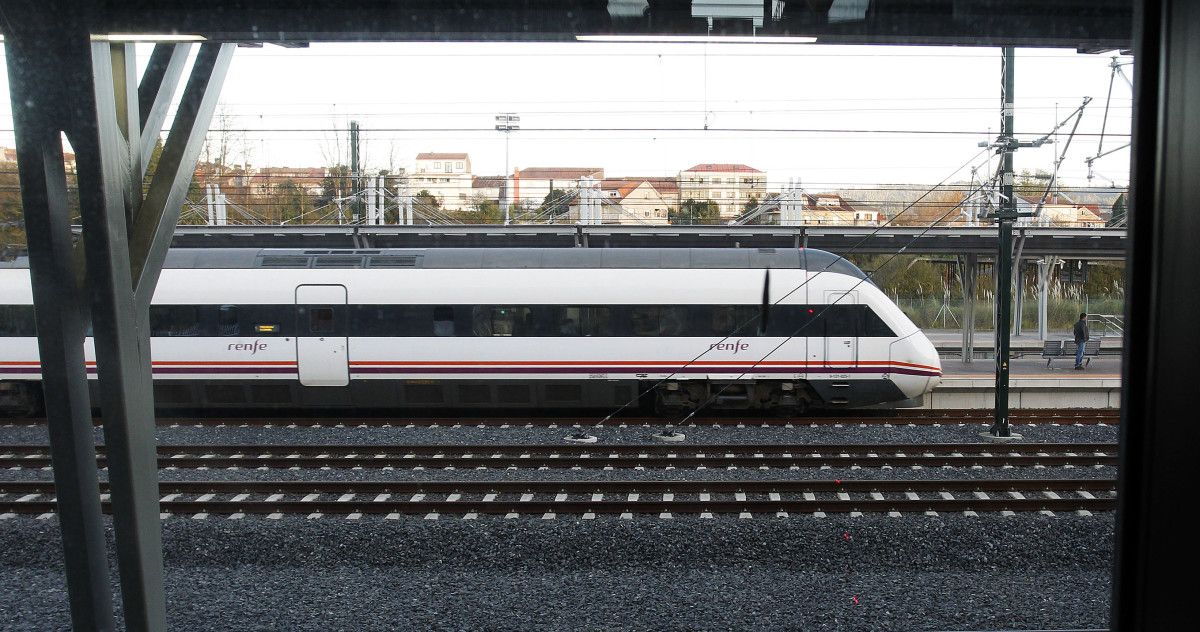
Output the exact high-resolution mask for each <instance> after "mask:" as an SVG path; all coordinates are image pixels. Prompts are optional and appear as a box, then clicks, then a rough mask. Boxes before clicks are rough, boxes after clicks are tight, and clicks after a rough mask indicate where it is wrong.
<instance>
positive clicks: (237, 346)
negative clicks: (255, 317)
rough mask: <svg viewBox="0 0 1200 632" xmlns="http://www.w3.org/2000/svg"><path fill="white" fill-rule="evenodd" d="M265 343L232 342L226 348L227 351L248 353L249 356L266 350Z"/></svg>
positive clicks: (259, 341)
mask: <svg viewBox="0 0 1200 632" xmlns="http://www.w3.org/2000/svg"><path fill="white" fill-rule="evenodd" d="M266 348H267V343H265V342H263V341H261V340H255V341H254V342H234V343H230V345H229V346H228V347H227V349H228V350H229V351H249V352H250V355H254V354H256V353H258V352H259V351H260V350H266Z"/></svg>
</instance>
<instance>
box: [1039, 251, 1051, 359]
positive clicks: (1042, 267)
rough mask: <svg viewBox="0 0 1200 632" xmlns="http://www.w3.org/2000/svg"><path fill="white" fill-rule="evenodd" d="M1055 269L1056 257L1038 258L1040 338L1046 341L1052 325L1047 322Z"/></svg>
mask: <svg viewBox="0 0 1200 632" xmlns="http://www.w3.org/2000/svg"><path fill="white" fill-rule="evenodd" d="M1053 271H1054V257H1042V258H1041V259H1039V260H1038V264H1037V273H1038V339H1039V340H1042V341H1045V340H1046V338H1047V337H1048V336H1049V329H1050V325H1049V323H1048V322H1047V318H1048V317H1049V313H1048V312H1049V309H1050V275H1051V273H1052V272H1053Z"/></svg>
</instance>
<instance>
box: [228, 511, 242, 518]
mask: <svg viewBox="0 0 1200 632" xmlns="http://www.w3.org/2000/svg"><path fill="white" fill-rule="evenodd" d="M245 517H246V514H244V513H241V512H238V513H235V514H233V515H231V516H229V519H230V520H241V519H242V518H245Z"/></svg>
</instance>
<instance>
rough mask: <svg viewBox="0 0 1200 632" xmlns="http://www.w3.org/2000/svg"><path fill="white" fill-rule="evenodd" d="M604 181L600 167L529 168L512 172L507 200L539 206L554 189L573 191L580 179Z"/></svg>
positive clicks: (577, 186)
mask: <svg viewBox="0 0 1200 632" xmlns="http://www.w3.org/2000/svg"><path fill="white" fill-rule="evenodd" d="M584 177H588V178H595V179H597V180H603V179H604V169H603V168H600V167H530V168H528V169H516V170H514V171H513V175H512V182H511V183H510V186H511V187H512V194H511V195H510V196H509V199H510V200H512V202H513V204H514V205H520V204H522V203H524V204H526V205H528V206H530V207H537V206H540V205H541V203H542V201H543V200H545V199H546V196H547V195H549V194H550V192H551V191H553V190H554V189H560V190H563V191H573V190H575V189H577V188H579V179H580V178H584Z"/></svg>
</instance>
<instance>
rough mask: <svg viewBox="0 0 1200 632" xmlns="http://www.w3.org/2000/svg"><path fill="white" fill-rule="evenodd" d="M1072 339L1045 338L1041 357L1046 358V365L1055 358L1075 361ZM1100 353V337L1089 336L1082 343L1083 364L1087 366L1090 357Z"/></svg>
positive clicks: (1089, 362)
mask: <svg viewBox="0 0 1200 632" xmlns="http://www.w3.org/2000/svg"><path fill="white" fill-rule="evenodd" d="M1076 348H1077V347H1076V345H1075V341H1074V340H1046V341H1044V342H1043V343H1042V357H1043V358H1046V366H1050V363H1051V362H1053V361H1054V359H1055V358H1067V359H1068V360H1071V361H1072V362H1074V361H1075V349H1076ZM1098 355H1100V339H1099V338H1090V339H1088V340H1087V341H1086V342H1084V343H1083V364H1084V366H1087V365H1089V364H1091V362H1092V358H1094V357H1096V356H1098Z"/></svg>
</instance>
